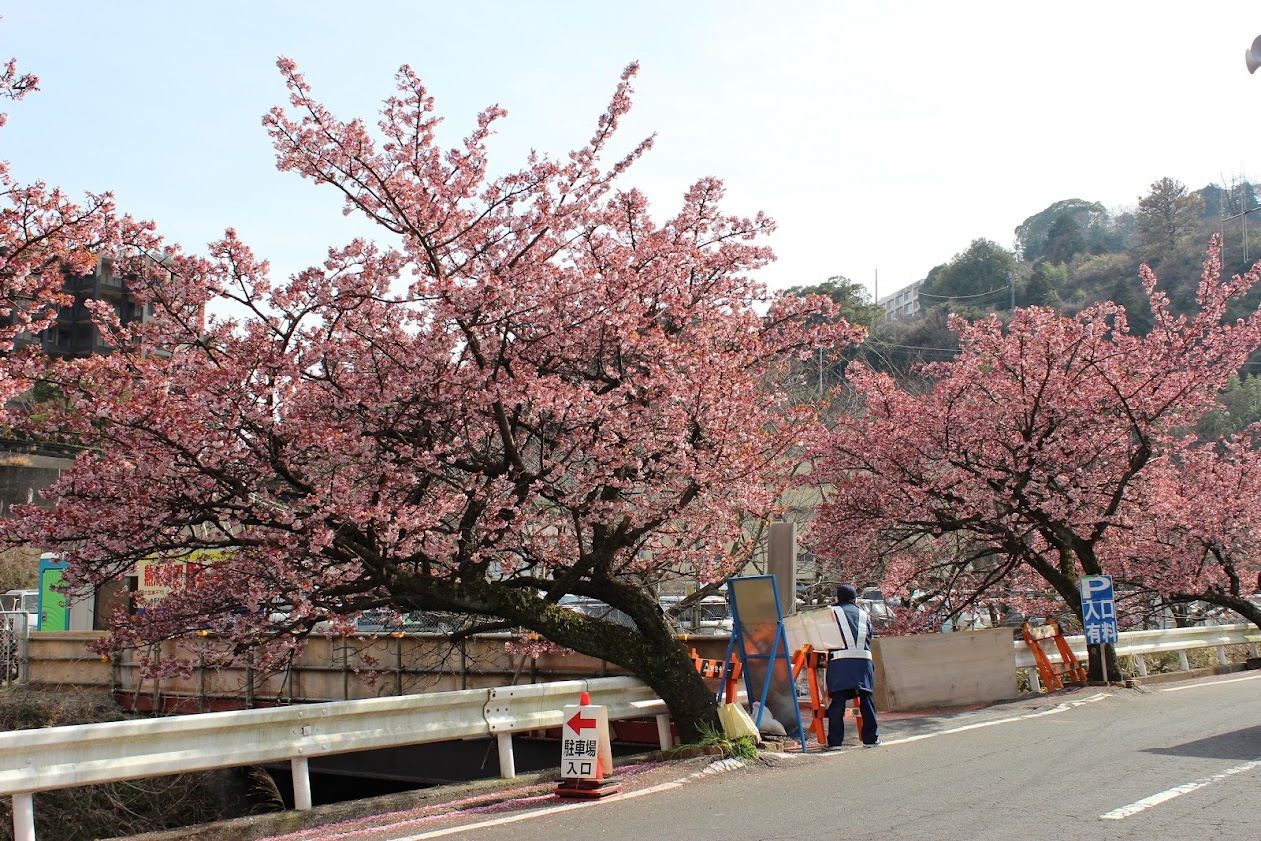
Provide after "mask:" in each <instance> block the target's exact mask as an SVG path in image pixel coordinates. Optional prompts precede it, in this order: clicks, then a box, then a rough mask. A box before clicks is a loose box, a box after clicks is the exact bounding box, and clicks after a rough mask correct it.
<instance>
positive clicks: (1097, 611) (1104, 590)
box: [1078, 575, 1119, 645]
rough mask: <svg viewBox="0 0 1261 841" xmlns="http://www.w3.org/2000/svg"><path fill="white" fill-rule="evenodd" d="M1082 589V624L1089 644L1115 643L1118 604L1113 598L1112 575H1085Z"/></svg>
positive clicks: (1081, 583)
mask: <svg viewBox="0 0 1261 841" xmlns="http://www.w3.org/2000/svg"><path fill="white" fill-rule="evenodd" d="M1078 586H1079V588H1080V589H1081V614H1082V626H1083V629H1084V630H1085V632H1086V643H1087V644H1088V645H1099V644H1101V643H1108V642H1111V643H1115V642H1116V641H1117V640H1118V639H1119V637H1118V636H1117V613H1116V604H1115V602H1114V601H1113V598H1112V576H1111V575H1083V576H1082V577H1081V578H1080V579H1078Z"/></svg>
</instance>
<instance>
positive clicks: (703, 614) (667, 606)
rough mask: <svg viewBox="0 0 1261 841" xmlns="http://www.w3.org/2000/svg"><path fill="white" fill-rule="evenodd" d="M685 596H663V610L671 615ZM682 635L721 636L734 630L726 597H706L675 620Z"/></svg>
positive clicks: (661, 602)
mask: <svg viewBox="0 0 1261 841" xmlns="http://www.w3.org/2000/svg"><path fill="white" fill-rule="evenodd" d="M684 598H686V597H685V596H662V597H661V598H660V599H659V604H660V605H661V609H662V610H663V611H665V612H667V613H669V612H670V611H671V610H672V609H674V608H675V607H677V606H678V604H679V602H681V601H683V599H684ZM674 621H675V624H676V625H677V626H678V629H679V631H680V633H684V634H701V635H712V636H721V635H723V634H730V633H731V631H732V628H733V624H732V619H731V605H730V604H729V603H728V602H727V599H726V597H724V596H704V597H702V598H701V600H700V601H698V602H696V603H695V604H692V605H689V606H688V607H687V608H685V609H684V610H683V611H682V612H681V613H679V614H678V615H677V616H675V618H674Z"/></svg>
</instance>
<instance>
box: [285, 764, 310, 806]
mask: <svg viewBox="0 0 1261 841" xmlns="http://www.w3.org/2000/svg"><path fill="white" fill-rule="evenodd" d="M309 766H310V763H309V762H308V761H307V758H306V757H305V756H295V757H294V758H293V759H291V760H289V772H290V775H291V776H292V777H293V808H295V809H297V810H299V811H306V810H307V809H310V808H311V774H310V767H309Z"/></svg>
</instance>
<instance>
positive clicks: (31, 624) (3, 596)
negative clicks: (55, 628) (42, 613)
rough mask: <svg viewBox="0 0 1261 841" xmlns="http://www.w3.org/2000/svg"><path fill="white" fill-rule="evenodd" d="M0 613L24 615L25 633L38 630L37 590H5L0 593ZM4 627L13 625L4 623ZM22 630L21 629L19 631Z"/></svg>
mask: <svg viewBox="0 0 1261 841" xmlns="http://www.w3.org/2000/svg"><path fill="white" fill-rule="evenodd" d="M0 611H3V612H4V613H9V614H13V613H25V614H26V628H25V629H24V630H26V632H27V633H29V632H31V631H38V630H39V590H7V591H5V592H3V593H0ZM5 624H6V626H9V625H12V624H13V623H9V622H6V623H5ZM19 630H22V629H19Z"/></svg>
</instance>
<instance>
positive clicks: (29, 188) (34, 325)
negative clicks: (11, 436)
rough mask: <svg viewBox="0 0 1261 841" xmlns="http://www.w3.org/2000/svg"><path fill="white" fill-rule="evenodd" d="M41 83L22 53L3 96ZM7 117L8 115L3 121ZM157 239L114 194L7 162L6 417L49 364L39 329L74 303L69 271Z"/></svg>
mask: <svg viewBox="0 0 1261 841" xmlns="http://www.w3.org/2000/svg"><path fill="white" fill-rule="evenodd" d="M38 85H39V79H38V78H37V77H36V76H34V75H32V74H30V73H22V72H20V71H19V70H18V67H17V61H16V60H15V59H10V60H9V61H8V62H7V63H5V64H4V65H3V66H0V99H8V100H20V99H22V98H23V97H25V96H26V95H27V94H28V93H30V92H32V91H37V90H38V89H39V88H38ZM7 119H8V115H7V114H3V113H0V126H3V125H4V124H5V123H6V122H7ZM154 242H155V241H154V240H153V238H152V235H151V233H150V229H149V226H147V225H143V224H140V223H137V222H135V221H134V220H132V219H131V218H129V217H126V216H120V215H119V214H118V213H117V211H116V209H115V207H114V201H113V197H112V196H111V195H110V194H109V193H89V194H88V195H87V196H86V199H85V201H84V203H83V204H81V205H80V204H75V203H74V202H72V201H70V200H69V199H68V198H67V197H66V196H65V194H64V193H63V192H62V191H61V190H59V189H57V188H55V187H50V186H48V185H47V184H45V183H43V182H36V183H34V184H25V185H24V184H19V183H17V182H16V181H15V180H14V179H13V177H12V175H11V173H10V169H9V164H8V162H7V161H0V423H2V422H5V421H7V418H8V408H7V406H8V403H9V401H10V400H12V399H13V398H14V397H15V396H17V395H19V394H20V393H22V392H23V391H25V390H26V389H27V388H28V387H29V386H30V383H31V379H30V377H31V376H32V371H31V369H32V368H38V367H39V365H40V364H41V362H42V357H41V356H40V354H39V349H38V347H36V346H35V343H34V341H33V338H34V336H35V334H38V333H39V331H40V330H42V329H44V328H45V327H47V326H48V325H49V324H50V323H51V322H52V320H53V319H54V318H56V315H57V309H58V307H60V306H63V305H65V304H67V303H70V300H69V298H68V296H66V295H65V294H64V292H63V287H64V283H65V276H66V274H73V273H82V272H86V271H88V270H90V269H91V268H92V267H93V266H94V265H95V263H96V260H97V258H98V257H100V256H110V255H114V254H117V253H120V252H122V251H123V250H126V249H130V250H133V251H134V250H138V249H145V248H148V247H151V246H152V245H153V244H154ZM23 340H25V341H23Z"/></svg>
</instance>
